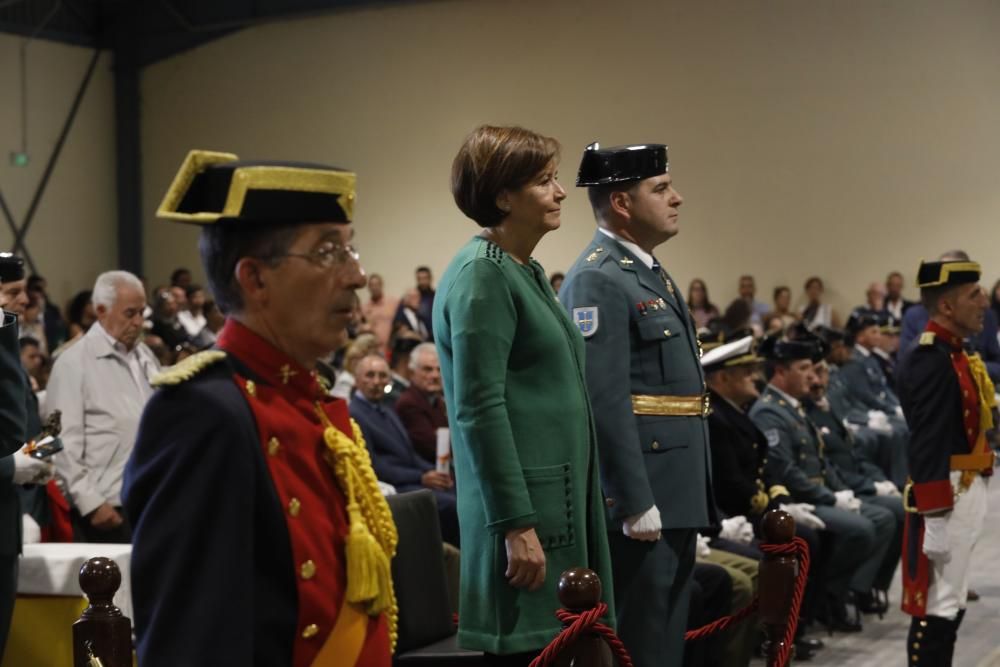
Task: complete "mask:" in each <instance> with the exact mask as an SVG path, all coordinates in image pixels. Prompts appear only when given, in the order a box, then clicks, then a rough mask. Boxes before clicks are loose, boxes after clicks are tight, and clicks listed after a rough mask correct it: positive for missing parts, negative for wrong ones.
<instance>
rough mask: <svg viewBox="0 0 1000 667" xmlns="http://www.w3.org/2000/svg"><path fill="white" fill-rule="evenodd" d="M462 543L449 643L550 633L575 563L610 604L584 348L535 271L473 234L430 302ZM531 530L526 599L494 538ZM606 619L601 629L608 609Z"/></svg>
mask: <svg viewBox="0 0 1000 667" xmlns="http://www.w3.org/2000/svg"><path fill="white" fill-rule="evenodd" d="M434 335H435V339H436V341H437V348H438V353H439V356H440V361H441V374H442V376H443V380H444V393H445V400H446V401H447V406H448V420H449V425H450V427H451V437H452V450H453V457H454V461H455V475H456V486H457V491H458V520H459V526H460V529H461V534H462V559H461V560H462V574H461V582H462V585H461V592H460V599H459V629H458V641H459V644H460V645H461V646H463V647H465V648H468V649H475V650H482V651H487V652H490V653H496V654H507V653H520V652H526V651H533V650H537V649H540V648H542V647H544V646H545V645H546V644H548V643H549V642H550V641H551V640H552V639H553V638H554V637H555V635H556V634H557V633H558V632H559V630H560V628H561V626H560V623H559V621H558V620H557V619H556V617H555V613H554V612H555V610H556V609H557V608H558V607H559V599H558V597H557V594H556V584H557V583H558V581H559V576H560V574H562V572H563V571H565V570H567V569H569V568H571V567H580V566H582V567H589V568H590V569H592V570H594V571H596V572H597V573H598V575H600V577H601V581H602V582H603V600H604V601H605V602H606V603H607V604H608V605H609V607H611V604H612V602H611V601H612V600H613V597H614V596H613V591H612V588H611V585H612V583H611V567H610V564H611V561H610V557H609V555H608V544H607V535H606V529H605V524H604V511H603V500H602V497H601V490H600V485H599V481H598V469H597V450H596V439H595V434H594V428H593V420H592V417H591V412H590V402H589V400H588V398H587V391H586V386H585V384H584V344H583V338H582V337H581V335H580V333H579V331H578V330H577V328H576V327H575V326H573V324H572V322H571V321H570V320H569V317H568V316H567V315H566V313H565V311H564V310H563V309H562V308H561V307H560V305H559V302H558V301H557V300H556V297H555V294H554V293H553V292H552V288H551V287H550V286H549V282H548V279H547V278H546V276H545V271H544V270H543V269H542V267H541V266H540V265H539V264H538V263H537V262H535V261H534V260H531V262H530V264H528V265H522V264H519V263H517V262H516V261H514V259H513V258H511V257H510V256H509V255H507V254H506V253H505V252H504V251H503V250H501V249H500V247H499V246H497V245H495V244H493V243H491V242H489V241H487V240H485V239H483V238H481V237H475V238H473V239H472V240H471V241H470V242H469V243H467V244H466V245H465V246H464V247H463V248H462V249H461V250H459V252H458V254H457V255H456V256H455V258H454V259H453V260H452V262H451V264H450V265H449V266H448V269H447V270H446V271H445V273H444V276H443V277H442V278H441V282H440V284H439V286H438V291H437V295H436V297H435V300H434ZM529 526H530V527H534V528H535V530H536V532H537V533H538V538H539V540H540V541H541V544H542V547H543V549H544V550H545V556H546V576H545V585H544V586H542V588H540V589H539V590H537V591H535V592H528V591H527V590H525V589H518V588H514V587H513V586H511V585H510V584H509V583H508V582H507V578H506V577H505V576H504V572H505V571H506V569H507V556H506V548H505V544H504V534H505V533H506V531H508V530H511V529H514V528H522V527H529ZM605 622H606V623H609V624H611V623H613V610H610V609H609V613H608V616H607V617H606V618H605Z"/></svg>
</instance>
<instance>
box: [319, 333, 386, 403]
mask: <svg viewBox="0 0 1000 667" xmlns="http://www.w3.org/2000/svg"><path fill="white" fill-rule="evenodd" d="M369 354H378V355H381V354H382V346H381V345H379V342H378V339H377V338H375V335H374V334H370V333H363V334H361V335H360V336H358V337H357V338H355V339H354V340H353V341H351V343H350V344H349V345H348V346H347V350H346V351H345V352H344V368H343V370H341V371H340V373H338V374H337V381H336V382H335V383H334V385H333V389H331V390H330V394H332V395H333V396H336V397H337V398H342V399H344V400H345V401H350V400H351V394H353V393H354V369H355V368H356V367H357V365H358V362H359V361H361V360H362V359H364V358H365V357H367V356H368V355H369Z"/></svg>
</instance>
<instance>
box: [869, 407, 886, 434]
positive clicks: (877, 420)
mask: <svg viewBox="0 0 1000 667" xmlns="http://www.w3.org/2000/svg"><path fill="white" fill-rule="evenodd" d="M868 428H870V429H872V430H873V431H881V432H883V433H892V425H891V424H890V423H889V417H888V416H887V415H886V414H885V413H884V412H882V411H881V410H869V411H868Z"/></svg>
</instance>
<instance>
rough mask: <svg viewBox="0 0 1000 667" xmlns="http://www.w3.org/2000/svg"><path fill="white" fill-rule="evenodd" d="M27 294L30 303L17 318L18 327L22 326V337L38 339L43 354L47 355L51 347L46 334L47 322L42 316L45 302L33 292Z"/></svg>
mask: <svg viewBox="0 0 1000 667" xmlns="http://www.w3.org/2000/svg"><path fill="white" fill-rule="evenodd" d="M26 294H27V298H28V304H27V305H26V306H25V307H24V311H23V312H22V313H21V314H20V315H19V316H18V318H17V323H18V327H19V328H20V333H19V335H20V336H21V337H24V336H28V337H30V338H33V339H34V340H35V341H37V343H38V347H39V349H40V350H41V351H42V354H46V355H47V354H48V353H49V350H50V349H51V348H50V347H49V344H48V338H47V337H46V336H45V322H44V320H43V316H42V308H44V307H45V302H44V301H42V300H41V298H40V297H38V296H36V295H35V294H32V293H31V292H26Z"/></svg>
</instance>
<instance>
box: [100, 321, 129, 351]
mask: <svg viewBox="0 0 1000 667" xmlns="http://www.w3.org/2000/svg"><path fill="white" fill-rule="evenodd" d="M91 328H92V329H96V330H97V335H99V336H100V337H101V338H103V339H104V342H106V343H107V344H108V345H109V346H110V347H111V349H112V350H114V351H115V352H117V353H118V354H120V355H122V356H123V357H127V356H129V355H130V354H132V353H133V352H135V350H136V348H137V347H139V344H138V343H136V346H135V347H133V348H132V349H131V350H129V349H128V348H127V347H125V343H122V342H121V341H119V340H118V339H117V338H115V337H114V336H112V335H111V334H109V333H108V330H107V329H105V328H104V327H102V326H101V323H100V322H97V321H95V322H94V325H93V326H92V327H91Z"/></svg>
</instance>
